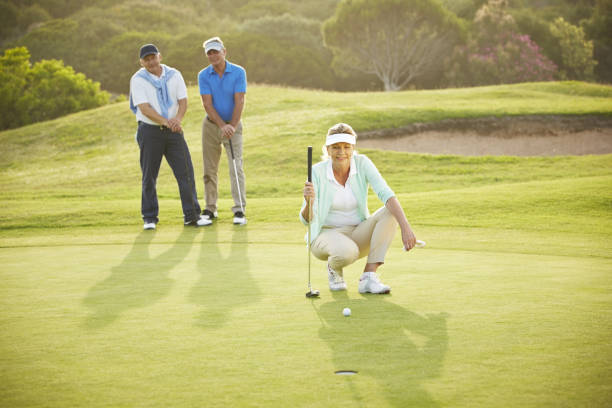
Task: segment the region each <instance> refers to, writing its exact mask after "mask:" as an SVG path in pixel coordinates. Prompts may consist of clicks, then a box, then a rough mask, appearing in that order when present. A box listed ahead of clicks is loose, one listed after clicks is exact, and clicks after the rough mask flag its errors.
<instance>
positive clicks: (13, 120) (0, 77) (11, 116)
mask: <svg viewBox="0 0 612 408" xmlns="http://www.w3.org/2000/svg"><path fill="white" fill-rule="evenodd" d="M29 69H30V54H29V53H28V50H27V48H25V47H19V48H13V49H10V50H6V51H5V53H4V55H3V56H2V57H0V112H2V115H0V129H8V128H10V127H16V126H19V124H20V123H21V120H20V118H19V117H16V116H19V115H18V114H17V115H16V113H17V112H16V109H15V104H16V103H17V100H18V99H19V97H20V96H21V95H23V92H24V90H25V88H26V76H27V73H28V70H29Z"/></svg>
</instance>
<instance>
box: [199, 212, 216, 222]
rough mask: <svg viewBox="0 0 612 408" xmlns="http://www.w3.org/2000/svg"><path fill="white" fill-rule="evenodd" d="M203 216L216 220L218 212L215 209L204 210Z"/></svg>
mask: <svg viewBox="0 0 612 408" xmlns="http://www.w3.org/2000/svg"><path fill="white" fill-rule="evenodd" d="M202 218H206V219H207V220H211V221H212V220H214V219H215V218H217V212H216V211H215V212H214V213H213V212H212V211H210V210H204V211H202Z"/></svg>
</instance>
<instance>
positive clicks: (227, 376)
mask: <svg viewBox="0 0 612 408" xmlns="http://www.w3.org/2000/svg"><path fill="white" fill-rule="evenodd" d="M195 92H196V90H195V88H190V105H191V107H190V113H188V115H187V120H186V125H185V128H186V133H185V136H186V138H187V140H188V143H189V147H190V150H191V155H192V157H193V162H194V167H195V168H196V178H197V182H198V186H197V187H198V192H199V196H200V197H201V196H202V193H203V192H202V187H201V183H202V181H201V174H200V171H201V168H202V157H201V143H200V141H199V137H200V134H199V130H200V126H201V119H202V118H201V112H200V111H198V109H200V110H201V107H199V103H200V102H199V100H198V99H197V95H195ZM249 92H250V93H249V105H248V108H247V115H246V118H245V129H246V130H245V135H246V139H245V172H246V175H247V191H248V194H247V197H248V198H247V203H248V204H247V216H248V217H249V223H248V224H247V225H246V226H244V227H239V226H234V225H232V223H231V212H230V210H229V208H230V207H231V203H230V195H229V183H228V170H229V169H228V167H227V162H226V161H225V160H224V159H223V160H222V161H221V166H220V171H219V175H220V177H219V178H220V181H219V183H220V184H219V185H220V197H221V199H220V202H219V220H218V222H217V223H215V224H214V225H213V226H211V227H203V228H199V229H196V228H191V227H188V228H185V227H183V225H182V214H181V207H180V200H179V199H178V191H177V188H176V182H175V181H174V179H173V176H172V174H171V171H170V169H169V168H168V165H167V164H166V163H164V164H163V165H162V169H161V172H160V177H159V179H158V184H159V188H158V194H159V202H160V222H159V225H158V229H157V230H156V231H142V222H141V218H140V214H139V209H140V169H139V167H138V148H137V146H136V144H135V143H134V139H133V137H134V123H133V117H132V116H131V113H129V111H128V109H127V105H126V104H125V103H121V104H114V105H108V106H105V107H102V108H99V109H95V110H92V111H85V112H80V113H78V114H74V115H70V116H67V117H64V118H60V119H57V120H53V121H49V122H43V123H39V124H35V125H32V126H26V127H23V128H19V129H14V130H10V131H5V132H0V142H1V143H2V144H3V146H4V147H5V149H4V150H3V154H2V155H1V156H0V208H2V211H1V212H0V282H1V284H0V310H1V311H0V327H1V328H2V329H1V330H0V367H1V368H0V406H1V407H11V408H13V407H72V406H75V407H77V406H78V407H109V406H112V407H328V406H330V407H331V406H333V407H412V406H414V407H466V408H472V407H538V408H539V407H576V406H588V407H607V406H609V404H610V401H612V343H611V342H610V335H611V334H612V246H611V244H610V242H611V241H610V237H611V236H612V155H593V156H555V157H512V156H499V157H493V156H483V157H464V156H454V155H428V154H412V153H401V152H389V151H382V150H376V149H359V152H360V153H365V154H367V155H368V157H370V158H372V160H373V161H374V163H376V165H377V167H378V168H379V170H380V172H381V174H382V175H383V176H384V177H385V179H386V180H387V182H388V183H389V185H390V186H391V188H392V189H393V190H394V191H395V193H396V195H397V197H398V199H399V200H400V202H401V203H402V205H403V207H404V209H405V211H406V214H407V217H408V219H409V220H410V222H411V224H412V226H413V229H414V231H415V233H416V235H417V238H418V239H422V240H424V241H426V242H427V246H426V247H425V248H422V249H415V250H413V251H411V252H409V253H405V252H404V251H403V250H402V249H401V241H400V238H399V234H396V237H395V241H394V243H393V245H392V247H391V249H390V251H389V253H388V255H387V258H386V264H385V265H384V266H382V267H381V269H380V272H381V273H382V276H381V279H382V281H383V282H384V283H386V284H388V285H390V286H391V288H392V290H391V294H390V295H360V294H359V293H358V291H357V283H358V282H357V281H358V279H359V276H360V274H361V269H362V268H363V262H364V261H363V260H360V261H359V262H357V263H356V264H354V265H352V266H350V267H349V268H347V269H345V278H346V282H347V285H348V291H347V292H344V293H333V294H332V293H331V292H330V291H329V289H328V286H327V274H326V265H325V263H324V262H322V261H319V260H316V259H314V258H313V259H312V286H313V288H314V289H318V290H320V291H321V297H320V298H319V299H307V298H306V297H305V293H306V291H307V290H308V287H307V279H308V269H307V268H308V258H307V250H306V245H305V242H304V235H305V232H306V230H305V227H304V226H303V225H302V224H301V223H300V222H299V220H298V211H299V208H300V204H301V201H302V197H301V194H302V193H301V189H302V186H303V183H304V180H305V178H306V160H305V159H306V146H309V145H312V146H314V147H315V152H318V149H319V147H320V145H321V143H322V140H323V135H324V134H325V131H326V129H327V128H328V127H329V126H330V125H331V124H333V123H335V122H338V121H346V122H349V123H353V124H354V126H355V127H356V130H357V132H358V133H359V132H360V131H366V130H372V129H376V128H377V127H378V128H382V127H385V126H387V127H397V126H403V125H406V124H409V123H412V122H415V121H416V122H428V121H436V120H443V119H445V118H462V117H466V118H470V117H496V116H504V115H526V114H542V115H544V114H554V115H569V116H571V115H579V116H581V117H582V118H585V117H588V115H602V116H605V117H608V116H610V114H612V92H611V91H610V87H607V86H598V85H593V84H584V83H574V82H570V83H550V84H548V83H546V84H520V85H512V86H500V87H483V88H471V89H457V90H440V91H406V92H395V93H368V94H365V93H363V94H362V93H348V94H341V93H329V92H322V91H308V90H299V89H290V88H282V87H268V86H262V85H256V86H253V87H251V90H250V91H249ZM585 115H586V116H585ZM107 117H114V118H117V120H116V121H111V122H110V123H108V124H107V125H104V126H101V125H100V123H105V122H106V121H105V120H104V118H107ZM357 143H358V144H359V141H358V142H357ZM358 147H359V146H358ZM316 154H317V153H315V156H316ZM316 161H317V159H316V158H315V162H316ZM202 201H203V200H202ZM202 201H201V204H202ZM379 206H380V202H379V201H378V199H377V198H376V196H375V195H374V194H373V193H371V194H370V196H369V208H370V211H372V212H373V211H374V210H376V209H377V208H378V207H379ZM345 307H349V308H350V309H351V310H352V315H351V316H350V317H344V316H343V315H342V310H343V309H344V308H345ZM340 370H353V371H356V372H357V374H356V375H353V376H339V375H336V374H335V372H336V371H340Z"/></svg>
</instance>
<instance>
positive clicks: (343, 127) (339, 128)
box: [327, 123, 357, 140]
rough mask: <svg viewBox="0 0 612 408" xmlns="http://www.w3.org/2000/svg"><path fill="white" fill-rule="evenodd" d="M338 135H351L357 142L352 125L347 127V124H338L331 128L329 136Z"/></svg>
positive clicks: (328, 132)
mask: <svg viewBox="0 0 612 408" xmlns="http://www.w3.org/2000/svg"><path fill="white" fill-rule="evenodd" d="M338 133H350V134H351V135H353V136H355V140H357V133H356V132H355V131H354V130H353V128H352V127H351V125H347V124H346V123H336V124H335V125H334V126H332V127H330V128H329V130H328V131H327V136H330V135H336V134H338Z"/></svg>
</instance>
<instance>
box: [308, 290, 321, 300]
mask: <svg viewBox="0 0 612 408" xmlns="http://www.w3.org/2000/svg"><path fill="white" fill-rule="evenodd" d="M306 297H307V298H315V297H319V291H318V290H316V289H315V290H309V291H308V292H306Z"/></svg>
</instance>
